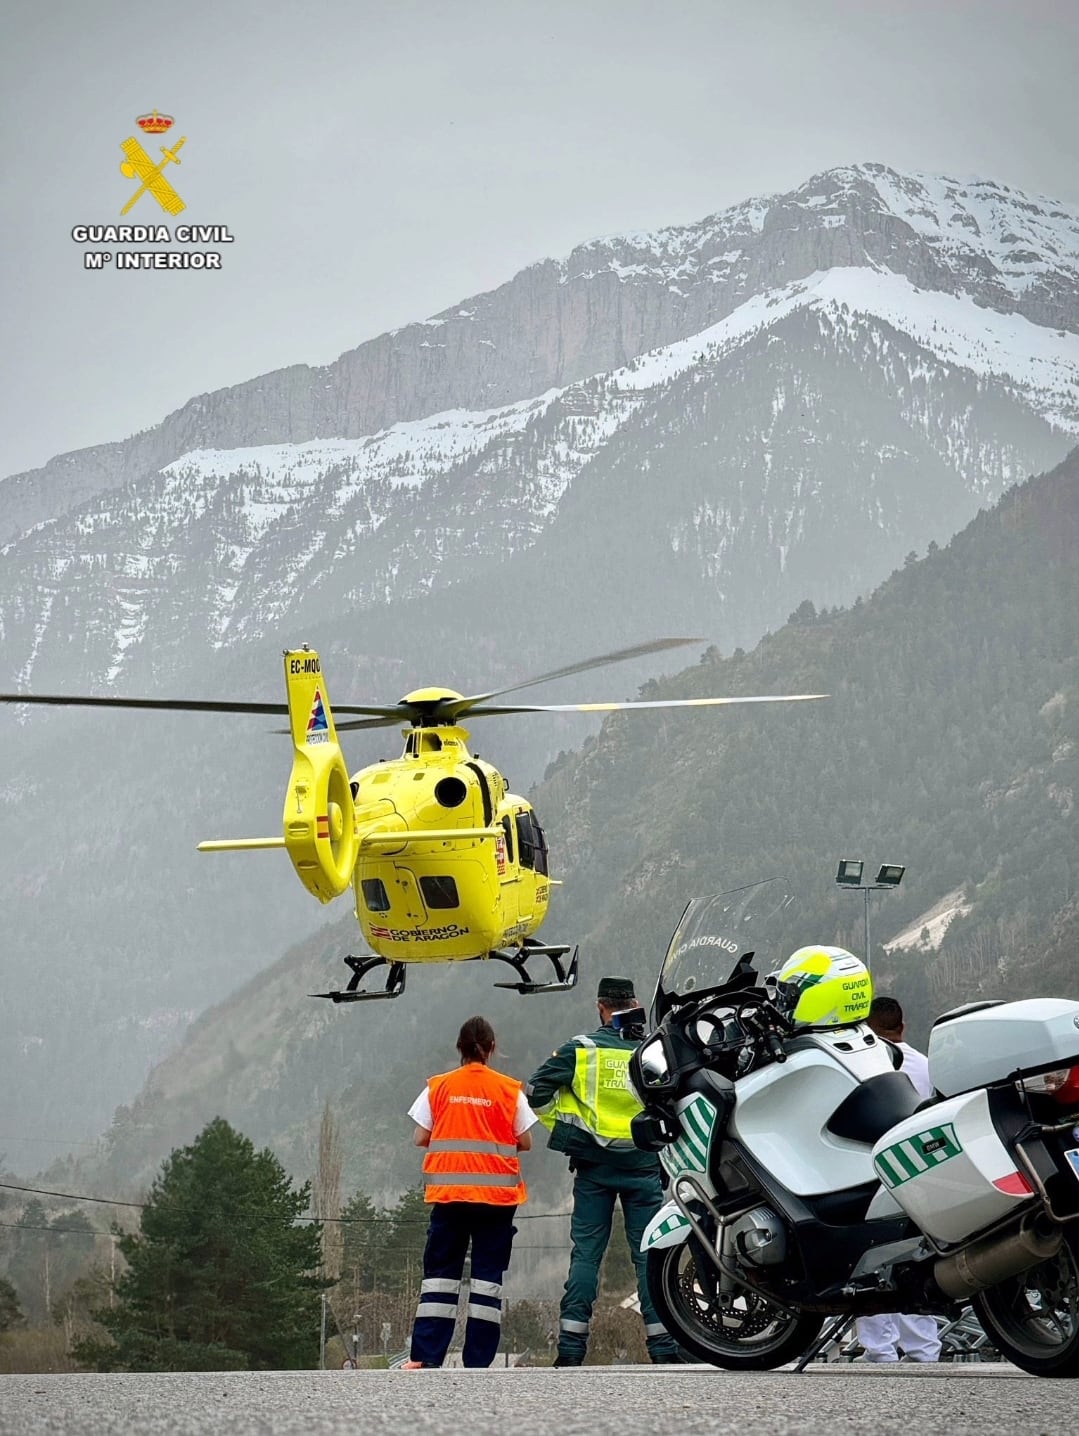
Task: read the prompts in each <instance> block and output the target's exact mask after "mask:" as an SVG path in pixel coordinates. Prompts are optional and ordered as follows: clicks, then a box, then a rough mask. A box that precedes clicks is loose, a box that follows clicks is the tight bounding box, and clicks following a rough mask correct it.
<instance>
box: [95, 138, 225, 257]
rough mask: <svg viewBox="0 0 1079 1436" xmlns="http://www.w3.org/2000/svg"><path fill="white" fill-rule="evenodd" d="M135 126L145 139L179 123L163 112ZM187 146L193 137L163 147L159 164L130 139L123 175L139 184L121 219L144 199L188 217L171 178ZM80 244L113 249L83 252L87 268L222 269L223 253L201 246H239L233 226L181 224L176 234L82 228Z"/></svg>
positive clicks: (138, 227)
mask: <svg viewBox="0 0 1079 1436" xmlns="http://www.w3.org/2000/svg"><path fill="white" fill-rule="evenodd" d="M135 123H136V124H137V125H138V127H139V129H140V130H142V132H143V134H145V135H164V134H167V133H168V131H169V130H171V129H172V126H173V125H174V124H175V123H176V122H175V120H174V119H173V117H172V115H163V114H161V113H160V112H159V111H158V110H152V111H151V112H150V113H149V114H146V115H139V116H138V118H137V119H136V121H135ZM186 144H187V136H186V135H181V137H180V138H179V139H178V140H176V141H174V143H173V144H172V145H171V146H170V145H167V144H163V145H160V146H159V149H160V151H161V159H160V160H158V161H155V160H154V159H153V157H152V156H151V155H150V154H149V153H148V152H147V151H146V150H145V149H144V148H143V146H142V145H141V144H140V143H139V141H138V140H137V139H136V138H135V136H134V135H130V136H129V137H128V138H127V139H126V140H124V141H123V142H122V143H121V145H120V148H121V149H122V150H123V152H124V156H125V158H124V159H123V161H122V162H121V164H120V173H121V174H122V175H123V176H124V178H125V179H127V180H133V181H135V185H134V188H133V189H132V190H131V192H130V194H129V195H128V198H127V203H126V204H125V205H124V207H123V209H121V211H120V217H121V218H123V216H124V215H126V214H129V213H130V212H131V210H133V209H134V208H135V206H136V205H137V204H138V203H139V202H140V201H142V200H145V201H146V203H145V204H144V206H143V207H144V209H145V208H152V205H153V203H156V204H157V205H158V206H159V207H160V208H161V209H162V210H163V211H164V212H165V213H166V214H168V215H172V216H173V217H175V216H176V215H178V214H182V213H183V211H184V210H185V209H186V208H187V205H186V204H185V203H184V201H183V200H182V199H181V197H180V194H179V192H178V191H177V189H176V188H175V186H174V185H173V184H172V183H171V179H172V176H171V175H170V176H166V174H165V171H166V169H167V168H168V166H169V165H176V166H179V164H180V151H181V150H182V149H183V147H184V145H186ZM71 238H72V239H73V240H74V241H75V243H76V244H83V245H109V246H112V247H110V248H108V249H96V248H95V249H86V250H84V252H83V257H82V261H83V268H84V269H105V268H106V266H110V265H111V266H112V268H114V269H220V268H221V267H222V263H221V261H222V253H221V250H220V249H211V248H207V249H201V248H198V249H196V248H195V247H194V246H196V245H222V244H233V243H235V239H234V236H233V235H232V234H230V233H229V227H228V225H227V224H177V225H175V226H174V227H173V228H172V229H171V230H170V228H169V226H168V225H167V224H163V223H160V222H159V223H157V224H77V225H75V227H74V228H73V229H72V231H71ZM174 243H175V244H179V245H185V246H187V245H190V246H192V247H191V248H184V249H181V250H175V249H167V250H146V249H123V248H116V247H115V246H117V245H120V246H122V245H136V244H140V245H141V244H154V245H156V244H168V245H172V244H174Z"/></svg>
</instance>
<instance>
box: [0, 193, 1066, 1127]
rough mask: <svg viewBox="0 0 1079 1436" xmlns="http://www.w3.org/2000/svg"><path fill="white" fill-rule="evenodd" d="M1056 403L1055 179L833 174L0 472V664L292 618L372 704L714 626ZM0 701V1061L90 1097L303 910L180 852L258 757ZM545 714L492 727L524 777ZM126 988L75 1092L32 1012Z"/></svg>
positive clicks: (150, 665)
mask: <svg viewBox="0 0 1079 1436" xmlns="http://www.w3.org/2000/svg"><path fill="white" fill-rule="evenodd" d="M1077 434H1079V210H1077V209H1075V208H1068V207H1065V206H1062V205H1059V204H1056V203H1055V202H1052V201H1048V200H1042V199H1037V198H1034V197H1030V196H1026V195H1023V194H1020V193H1019V192H1017V191H1014V190H1009V189H1006V188H1004V187H1003V186H1000V185H995V184H991V183H986V182H972V183H969V184H960V183H959V182H957V181H954V180H947V179H939V178H934V177H927V176H900V175H898V174H896V173H894V172H893V171H891V170H888V169H886V168H884V167H883V166H878V165H863V166H857V167H852V168H848V169H841V170H834V171H829V172H828V173H826V174H823V175H819V176H817V177H815V178H814V179H812V180H810V181H808V182H807V183H806V184H805V185H803V186H802V187H801V188H800V189H798V190H796V191H794V192H792V193H791V194H788V195H783V196H776V197H771V198H768V199H763V200H753V201H750V202H748V203H746V204H744V205H740V206H738V207H736V208H734V209H732V210H729V211H726V212H724V213H723V214H719V215H714V216H711V217H710V218H708V219H706V220H703V221H701V222H700V223H699V224H696V225H690V226H682V227H679V228H674V229H665V230H660V231H656V232H653V233H649V234H628V235H623V236H620V237H618V238H615V239H607V240H601V241H595V242H593V243H590V244H586V245H583V246H581V247H580V248H579V249H577V250H575V251H574V252H573V254H571V255H570V256H569V257H568V258H567V259H565V260H562V261H557V262H556V261H551V260H547V261H543V262H542V263H540V264H537V265H533V266H531V267H530V268H529V269H527V270H525V271H523V272H522V273H521V274H519V275H517V276H516V277H515V278H514V279H512V280H511V281H509V282H508V283H507V284H505V285H503V286H502V287H501V288H499V289H497V290H495V291H493V292H492V293H490V294H488V295H482V296H478V297H475V298H472V299H467V300H465V301H463V302H461V303H459V304H457V305H455V306H453V307H451V308H450V309H447V310H446V311H445V312H444V313H443V314H441V315H438V316H435V317H434V318H433V319H431V320H428V321H426V322H424V323H422V324H415V325H410V326H408V327H407V328H405V329H402V330H399V331H396V332H395V333H392V334H387V335H383V336H380V337H379V338H377V339H372V340H370V341H368V342H367V343H365V344H363V345H361V346H360V347H359V348H358V349H356V350H353V351H351V352H350V353H349V354H346V355H344V356H342V357H341V359H339V360H338V361H337V362H336V364H334V365H330V366H328V367H327V368H325V369H320V370H310V369H305V368H294V369H289V370H284V371H279V372H278V373H276V374H271V375H267V376H264V377H263V378H261V379H258V380H254V381H252V382H251V383H250V384H247V385H242V386H239V387H237V388H234V389H231V390H228V391H223V392H221V393H218V394H213V395H204V396H201V397H200V398H198V399H194V400H192V401H190V403H188V404H187V405H185V406H184V407H183V408H182V409H179V410H177V411H176V413H174V414H173V415H171V416H170V417H169V418H168V419H166V420H165V421H164V422H163V423H162V424H161V425H160V426H159V427H158V428H156V429H154V430H151V431H148V432H147V433H144V434H141V435H137V436H135V437H134V438H133V439H129V440H126V441H124V442H123V443H118V444H115V445H110V446H106V447H104V448H101V449H97V450H91V451H84V452H82V453H79V454H72V455H65V456H63V457H62V458H60V459H56V460H53V461H52V463H50V464H49V465H47V466H46V467H45V468H44V469H43V470H39V471H36V472H35V473H33V474H29V475H20V476H16V477H15V478H12V479H9V480H7V481H5V482H4V483H2V484H0V533H6V534H7V535H9V540H8V542H7V544H6V546H5V547H4V548H3V549H2V550H0V557H2V566H0V632H2V634H3V640H4V643H3V658H2V663H3V668H4V673H3V676H2V679H0V681H2V684H3V687H4V688H5V689H12V688H20V687H27V688H31V689H37V690H38V691H49V690H55V689H61V690H63V689H69V690H72V691H110V690H111V691H114V692H124V693H138V692H143V691H145V692H151V693H154V692H163V691H166V690H168V691H170V692H181V691H186V692H189V693H191V694H192V696H203V695H205V696H213V695H215V694H217V695H224V696H236V697H241V696H251V697H278V696H279V694H278V686H279V675H278V672H277V667H276V660H275V659H274V656H273V655H274V652H275V651H279V650H280V649H281V647H283V646H285V644H293V643H296V642H300V641H304V640H307V641H310V642H312V643H315V644H317V645H319V646H320V647H322V648H323V649H324V650H325V651H327V653H328V654H329V655H331V656H332V657H333V658H334V660H335V662H336V667H335V668H334V669H331V670H330V672H331V675H333V674H335V673H341V674H342V676H341V677H340V678H337V677H334V676H331V680H330V681H331V685H332V691H333V693H334V694H335V695H337V696H339V697H340V698H344V697H346V696H348V697H350V698H354V699H355V700H357V701H361V700H363V699H368V700H375V701H384V700H390V701H392V700H394V699H396V698H397V697H398V696H399V695H400V693H401V692H403V691H406V690H407V689H408V688H410V687H415V686H416V685H417V684H418V683H420V682H427V681H431V680H432V679H434V680H436V681H440V682H451V683H452V684H453V685H454V686H455V687H462V686H463V685H473V686H474V687H476V688H478V687H480V686H481V685H484V684H486V683H488V682H491V681H497V682H498V683H500V684H501V683H502V682H509V681H512V680H513V678H514V677H517V676H521V675H522V674H524V673H527V672H529V671H535V670H536V669H542V668H544V667H547V666H553V665H554V664H556V663H559V662H563V661H567V660H570V659H573V658H578V657H581V656H583V655H587V654H588V653H589V652H595V651H598V650H599V649H600V648H602V647H605V646H607V645H608V644H611V645H614V644H619V643H623V642H627V643H628V642H632V641H634V640H638V639H640V638H642V637H649V636H653V635H657V634H660V633H665V632H685V631H697V632H699V633H702V634H704V635H706V636H707V638H708V639H709V640H710V641H713V642H715V643H716V644H718V645H719V646H720V647H722V648H724V649H726V650H729V649H730V648H733V647H734V646H735V645H747V646H748V645H749V644H751V643H753V642H755V641H756V639H757V638H759V637H760V635H761V634H762V633H763V632H764V631H766V630H767V629H769V628H774V627H776V626H778V625H779V624H781V623H782V622H783V620H784V619H785V618H786V616H787V614H788V613H789V612H790V611H791V610H792V609H793V608H796V607H797V606H798V604H799V603H800V602H801V601H802V600H803V599H806V598H809V599H811V600H812V601H813V603H814V604H816V605H817V606H818V607H822V606H826V605H834V604H840V603H848V602H850V601H852V600H853V599H854V598H855V597H856V596H857V595H859V594H861V593H864V592H866V591H868V590H869V589H871V588H872V587H873V586H874V585H875V584H876V583H877V582H879V580H880V579H881V578H882V577H883V576H884V575H886V574H887V573H888V572H889V570H890V569H892V568H894V567H895V566H896V565H898V564H900V563H902V561H903V559H904V557H905V556H906V555H907V554H908V553H909V552H910V551H911V550H923V549H924V548H925V547H926V545H927V544H929V543H930V542H931V541H935V542H937V543H943V542H946V541H947V540H948V539H949V538H950V537H951V535H952V534H953V533H955V532H956V531H957V530H958V529H960V528H961V527H962V526H963V525H964V524H965V523H966V522H967V521H969V519H970V518H971V516H972V515H973V514H974V513H975V512H976V511H977V509H978V508H979V507H983V506H986V505H988V504H990V503H992V502H993V501H994V500H995V499H996V498H997V497H998V496H999V495H1000V493H1001V492H1003V490H1004V489H1005V488H1007V487H1008V486H1009V485H1010V484H1012V483H1014V482H1015V481H1017V480H1019V479H1021V478H1023V477H1025V476H1026V475H1027V474H1028V473H1030V472H1033V471H1037V470H1041V469H1044V468H1047V467H1050V466H1051V465H1052V464H1054V463H1055V462H1057V461H1058V460H1059V459H1060V458H1061V457H1062V455H1063V454H1064V453H1065V452H1066V451H1067V450H1068V449H1069V448H1070V447H1071V446H1072V445H1073V444H1074V443H1075V441H1076V435H1077ZM346 661H347V662H348V664H350V665H358V666H359V669H360V671H359V672H358V673H353V672H351V671H350V670H349V669H348V668H345V667H344V666H343V665H344V664H345V663H346ZM423 665H426V667H424V666H423ZM436 665H437V666H436ZM645 676H647V673H646V672H645V671H643V670H641V671H638V672H635V673H632V674H631V676H630V679H625V678H623V679H621V680H619V681H618V686H617V687H616V688H615V690H614V692H613V693H612V691H611V687H610V683H611V680H610V679H607V680H605V686H604V690H603V691H602V692H599V693H595V692H593V693H590V694H589V695H588V696H595V697H608V696H617V695H618V693H620V692H624V691H625V685H626V684H627V683H630V682H631V680H639V679H641V678H643V677H645ZM464 691H471V690H470V689H469V688H464ZM566 696H567V698H570V697H575V696H585V695H584V694H583V693H578V694H570V693H567V695H566ZM0 724H3V727H4V730H5V733H6V735H7V737H8V742H7V743H6V744H5V745H4V747H3V749H0V837H2V841H3V842H4V847H5V852H8V853H11V854H13V855H14V856H13V858H12V859H11V860H10V861H9V867H8V890H7V898H6V900H5V910H6V915H5V927H6V932H7V936H8V941H9V944H10V945H9V946H8V948H7V950H6V953H5V964H6V968H7V970H8V972H9V975H10V976H11V977H13V978H14V979H15V981H14V983H9V984H8V985H7V991H8V993H9V994H10V1000H9V1002H8V1003H7V1004H6V1008H5V1010H3V1011H0V1042H2V1044H3V1046H4V1047H5V1048H6V1050H7V1052H8V1053H9V1054H10V1055H9V1056H8V1057H7V1058H0V1085H4V1086H7V1085H9V1084H11V1083H14V1084H15V1087H16V1089H17V1090H18V1091H19V1094H20V1099H21V1100H22V1101H23V1103H24V1105H25V1110H26V1111H27V1112H28V1113H31V1114H33V1115H34V1116H35V1117H40V1116H42V1115H43V1114H45V1113H47V1112H48V1111H50V1110H52V1109H54V1108H55V1109H56V1110H59V1108H60V1107H61V1106H63V1108H64V1110H65V1113H66V1114H67V1115H68V1116H71V1120H67V1121H66V1130H67V1131H69V1132H70V1131H72V1129H73V1127H75V1126H81V1127H82V1129H83V1130H93V1129H94V1127H95V1126H100V1124H101V1119H102V1118H103V1117H104V1116H107V1114H108V1111H109V1110H110V1109H111V1107H112V1105H114V1103H115V1101H116V1100H118V1099H119V1098H120V1097H122V1096H123V1095H124V1094H125V1093H126V1092H128V1091H131V1090H134V1088H135V1086H136V1085H137V1083H138V1081H139V1079H140V1078H141V1076H142V1075H143V1073H144V1071H145V1067H146V1065H147V1062H148V1061H149V1060H150V1059H151V1058H152V1057H153V1056H154V1055H156V1053H157V1052H158V1051H160V1046H161V1042H162V1040H163V1038H162V1033H166V1032H168V1031H169V1030H171V1028H172V1027H174V1026H175V1024H176V1023H178V1022H182V1021H184V1020H186V1015H187V1014H189V1013H190V1012H192V1011H195V1010H197V1009H199V1008H200V1007H202V1006H204V1005H205V1004H206V1003H208V1002H210V1001H212V1000H215V999H217V998H219V997H221V996H223V995H224V994H225V993H226V992H227V991H228V990H229V989H230V988H231V987H233V986H235V984H236V983H237V982H238V981H241V980H243V979H245V978H247V977H249V976H250V975H251V974H253V973H254V972H256V971H257V970H258V969H259V968H260V967H261V966H264V965H265V964H266V963H267V962H268V961H270V960H271V959H272V958H273V957H274V956H276V955H277V953H278V952H279V951H280V947H281V944H282V943H283V942H286V941H288V940H290V939H292V938H295V937H299V936H300V935H302V934H303V933H304V932H309V931H310V930H311V928H312V927H313V926H314V924H315V922H316V921H317V920H318V913H317V911H316V910H314V909H313V908H308V907H306V906H304V905H303V904H302V903H301V901H300V898H299V896H298V895H290V897H288V898H283V897H282V896H281V894H280V891H279V888H280V884H279V882H278V881H277V880H278V879H279V877H280V871H281V870H280V868H277V867H272V866H270V867H262V868H259V867H258V866H257V863H256V866H255V868H250V867H245V868H244V870H243V871H242V872H240V871H239V870H237V869H236V868H235V867H234V866H231V865H230V864H231V863H232V862H233V860H232V859H229V858H226V859H223V860H222V863H221V864H219V865H217V866H216V867H215V866H214V865H213V864H207V863H206V861H205V860H199V859H196V858H195V857H194V855H193V852H192V851H191V849H192V845H193V842H194V840H195V839H196V838H197V837H202V836H209V835H210V834H211V832H213V831H214V830H215V829H216V830H217V833H218V835H222V836H224V835H226V834H227V833H228V832H243V831H249V832H258V831H261V830H262V829H263V828H266V830H267V831H272V829H273V827H274V826H276V824H277V823H278V821H279V813H278V812H277V811H276V810H277V805H278V803H279V792H280V785H281V782H282V781H283V777H284V774H285V766H286V761H287V760H286V759H285V758H283V756H282V754H281V753H280V751H279V750H278V749H277V748H273V749H271V747H270V746H269V745H261V746H260V745H257V744H252V743H251V742H249V741H248V739H247V734H248V733H249V732H250V729H246V730H243V732H241V731H240V730H238V729H235V728H229V729H227V732H226V730H223V729H222V728H221V727H220V725H210V724H208V723H204V722H203V720H187V719H184V720H172V719H164V718H161V719H154V720H152V722H151V723H150V725H149V726H146V723H145V720H140V725H136V724H134V723H133V722H132V721H131V719H130V718H129V717H124V718H122V719H117V718H105V717H103V716H101V715H86V714H83V715H80V716H75V715H72V714H68V713H65V714H62V715H56V714H43V713H41V712H40V710H38V711H36V712H35V713H34V714H33V715H32V716H30V715H28V713H27V712H26V710H9V711H8V712H7V713H4V714H0ZM577 731H578V730H576V729H569V728H561V729H558V730H555V729H554V728H553V726H552V727H550V728H548V729H546V730H544V731H540V730H539V729H538V728H534V729H533V730H532V732H531V734H530V735H529V736H527V737H526V736H523V735H522V734H520V733H519V732H518V731H517V730H515V731H514V735H513V737H512V739H510V738H508V737H503V736H501V735H499V733H498V730H497V729H496V730H495V733H496V736H495V743H496V747H497V745H498V743H500V742H502V743H505V744H506V747H505V749H504V753H505V759H504V766H506V767H508V768H509V769H510V773H511V776H512V777H513V778H514V780H515V782H516V784H517V785H518V786H520V785H522V784H523V783H524V782H525V781H527V780H528V779H530V778H531V777H534V776H536V775H537V774H538V772H539V771H540V770H541V769H542V765H543V763H544V761H545V760H546V759H547V758H549V757H550V756H552V755H553V753H554V752H555V751H556V750H557V749H558V748H559V747H560V746H565V745H566V743H567V741H572V739H573V737H574V735H575V734H576V732H577ZM484 737H485V738H486V737H487V735H486V733H485V734H484ZM239 738H243V740H244V741H237V740H238V739H239ZM511 744H512V746H510V745H511ZM484 751H485V753H487V752H489V749H488V748H486V747H485V750H484ZM490 756H492V757H496V760H497V755H496V754H495V753H491V754H490ZM73 777H74V778H76V779H77V781H74V782H73ZM267 795H269V797H268V796H267ZM31 814H32V815H33V820H32V822H31V821H30V815H31ZM553 837H554V839H555V841H557V834H555V835H553ZM239 861H244V862H250V860H248V859H240V860H239ZM270 861H271V862H272V860H270ZM249 873H250V877H249V876H248V874H249ZM76 935H77V944H78V947H77V950H78V953H79V968H78V971H79V981H78V983H75V984H72V985H71V986H70V987H68V986H61V987H59V988H58V987H57V985H56V981H55V979H56V976H57V971H56V964H57V962H58V961H59V960H60V959H58V958H57V956H56V954H57V953H60V952H64V951H66V950H67V949H69V948H70V947H72V946H73V944H74V943H75V941H76ZM121 1019H122V1021H123V1022H124V1023H126V1024H127V1027H126V1028H125V1030H130V1031H131V1032H133V1033H135V1034H136V1036H135V1037H134V1038H132V1040H128V1041H125V1043H124V1044H123V1045H122V1046H121V1048H120V1049H118V1050H117V1051H116V1053H115V1054H114V1055H110V1057H109V1058H108V1059H107V1061H105V1062H101V1061H100V1059H99V1060H98V1070H99V1072H100V1093H99V1094H98V1093H95V1094H94V1095H93V1096H92V1098H91V1097H89V1096H88V1097H87V1103H88V1106H87V1111H86V1114H85V1116H84V1117H79V1116H78V1115H72V1114H71V1108H70V1099H69V1094H68V1095H66V1096H65V1089H64V1086H63V1083H62V1081H61V1080H60V1078H61V1074H60V1073H59V1072H58V1071H56V1070H55V1066H54V1063H53V1061H52V1054H54V1053H55V1051H56V1050H57V1043H63V1044H65V1045H66V1046H67V1048H68V1050H69V1051H72V1052H76V1053H77V1052H79V1051H89V1050H91V1049H92V1050H93V1051H94V1052H95V1053H96V1052H98V1050H99V1048H100V1046H101V1039H100V1033H101V1032H102V1031H104V1030H117V1028H118V1026H119V1025H120V1024H121ZM20 1054H21V1055H20ZM72 1134H73V1135H77V1133H74V1132H72Z"/></svg>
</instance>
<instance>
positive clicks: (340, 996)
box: [308, 953, 405, 1002]
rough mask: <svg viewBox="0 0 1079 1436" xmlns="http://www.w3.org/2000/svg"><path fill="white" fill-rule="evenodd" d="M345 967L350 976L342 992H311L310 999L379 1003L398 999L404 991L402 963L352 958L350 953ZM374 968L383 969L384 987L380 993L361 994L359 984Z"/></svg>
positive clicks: (372, 958) (370, 957)
mask: <svg viewBox="0 0 1079 1436" xmlns="http://www.w3.org/2000/svg"><path fill="white" fill-rule="evenodd" d="M345 964H346V966H348V967H350V968H351V969H352V976H351V977H350V978H349V980H348V986H347V987H346V988H345V989H344V991H343V992H312V993H309V994H308V995H309V996H310V997H328V998H329V999H330V1001H331V1002H379V1001H381V1000H382V999H383V998H387V997H400V996H401V993H402V992H404V990H405V964H404V963H403V962H391V961H390V960H389V959H388V958H385V957H373V956H368V957H353V956H352V955H351V953H350V954H349V956H348V957H346V958H345ZM376 967H385V968H388V969H389V971H388V972H387V973H386V985H385V987H384V988H383V989H382V991H381V992H379V991H375V992H361V991H360V990H359V987H360V983H361V982H362V981H363V979H364V978H365V977H366V976H367V974H368V973H369V972H373V971H374V969H375V968H376Z"/></svg>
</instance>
